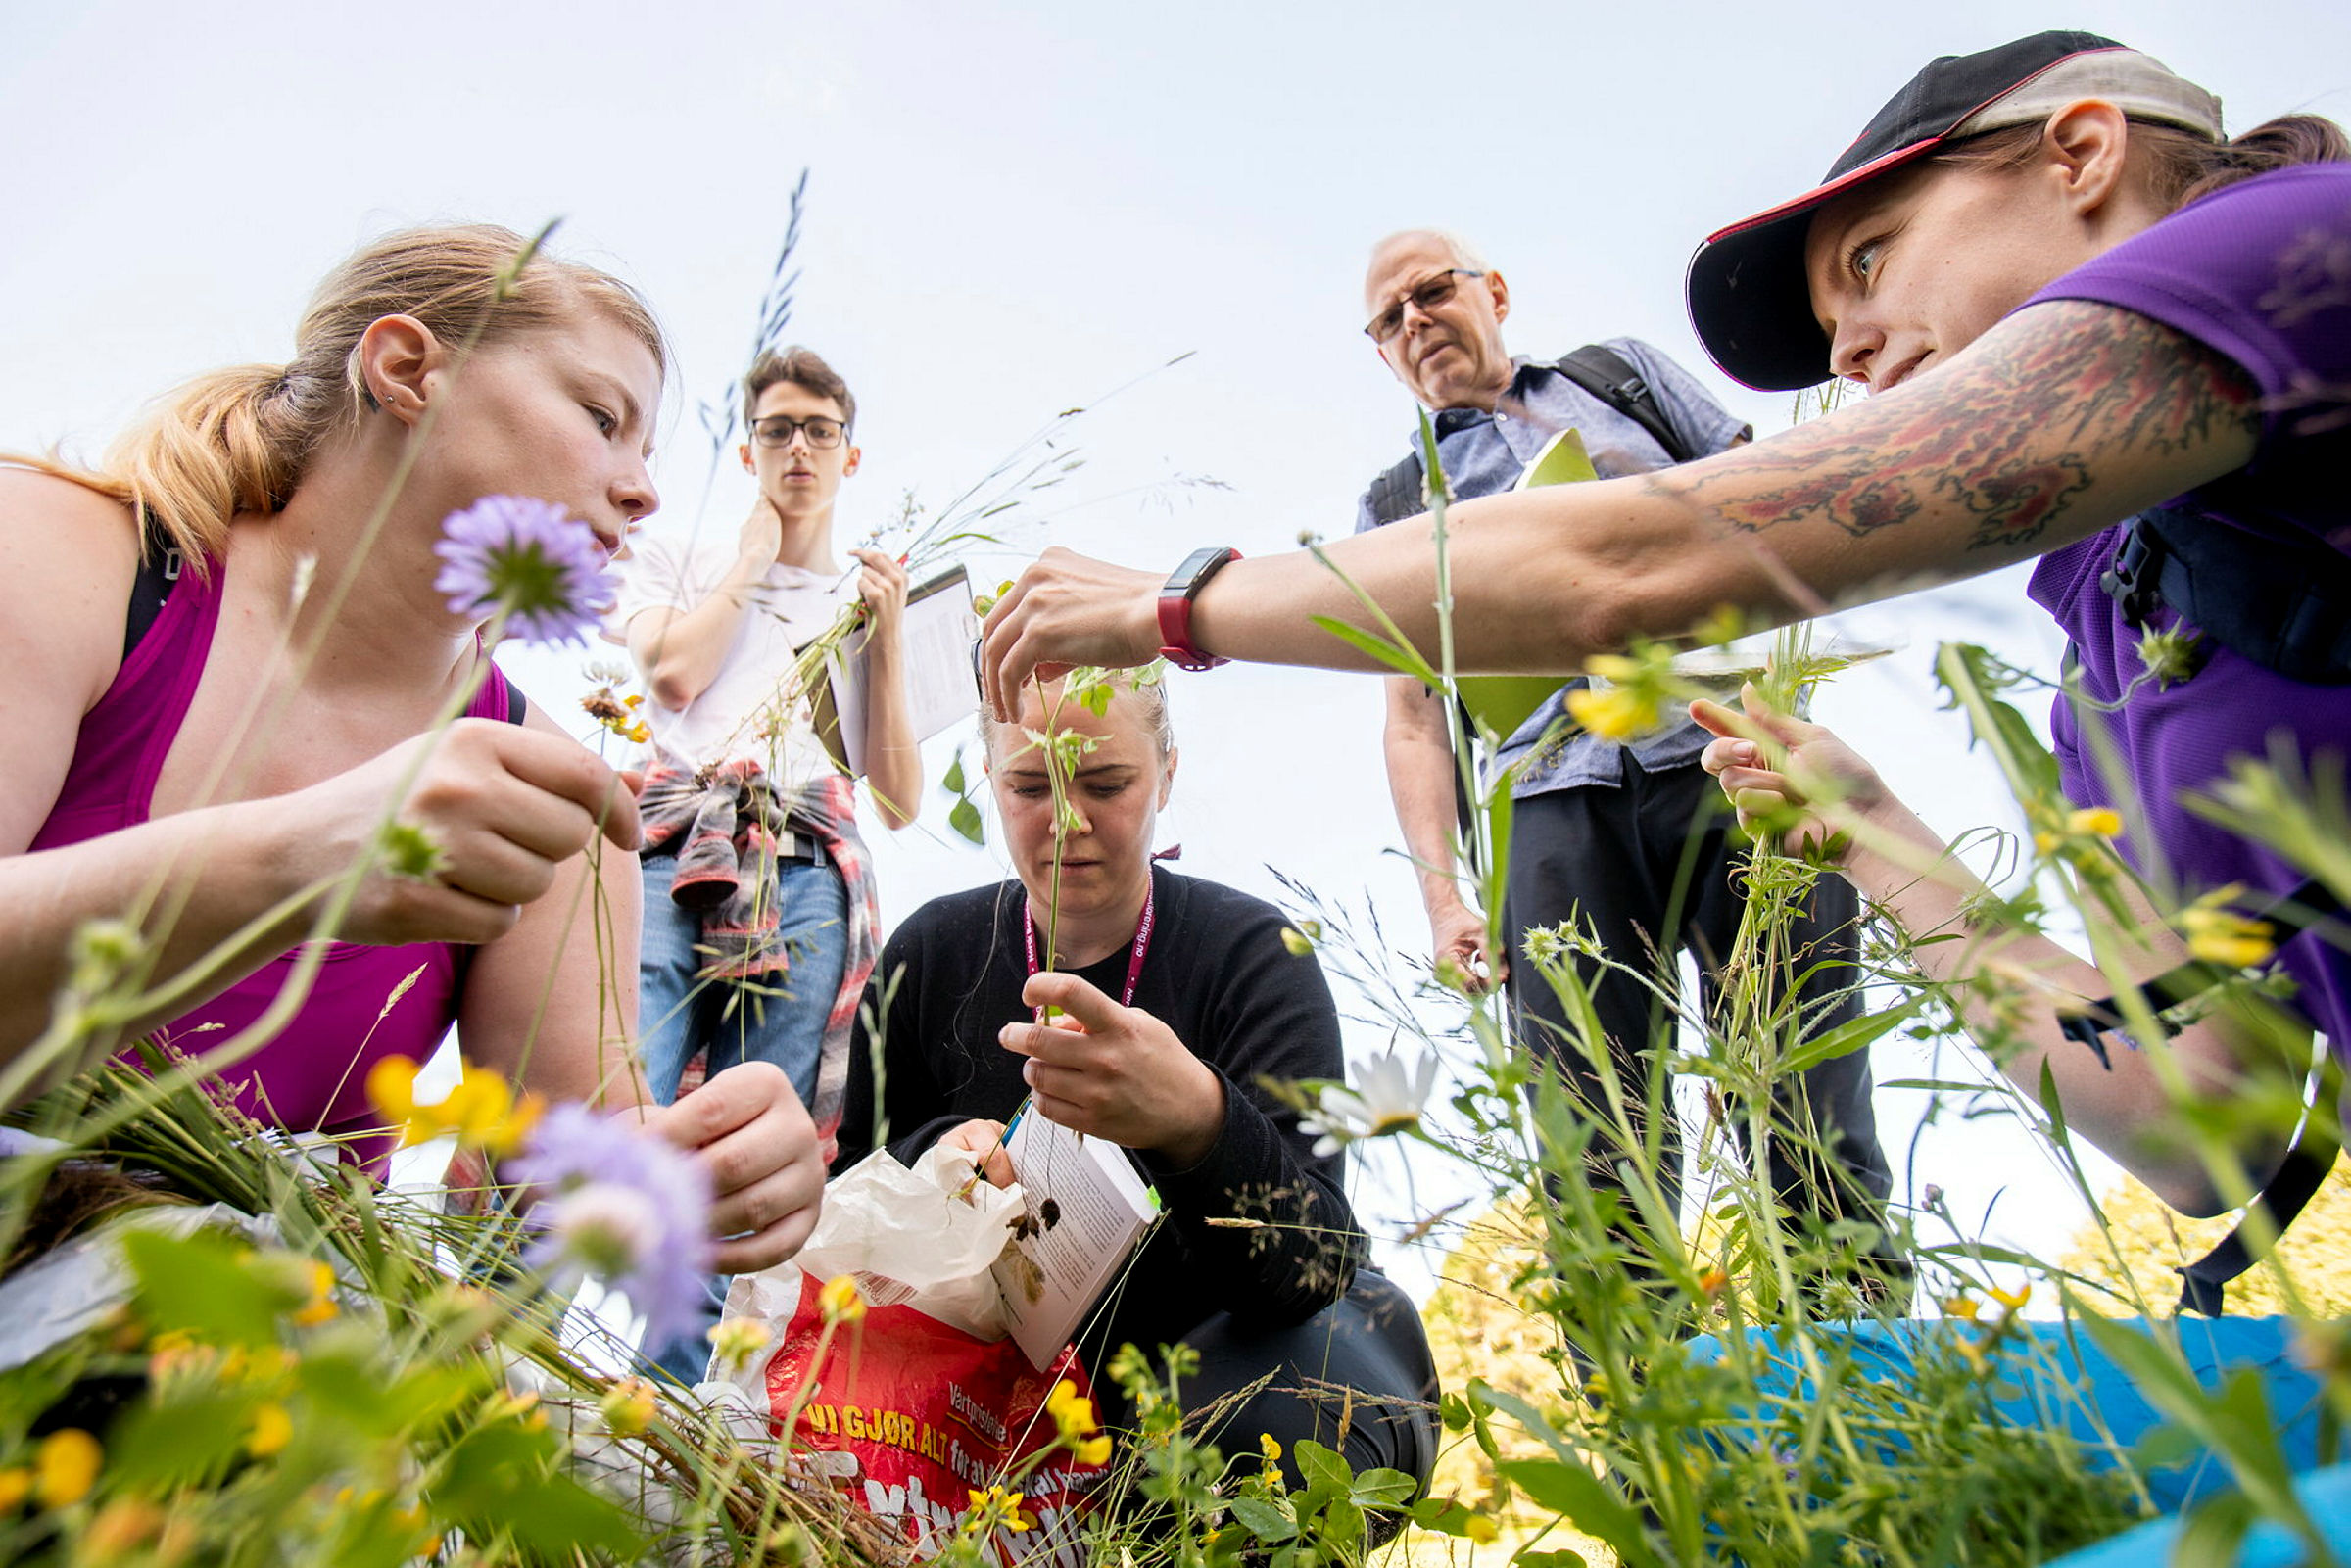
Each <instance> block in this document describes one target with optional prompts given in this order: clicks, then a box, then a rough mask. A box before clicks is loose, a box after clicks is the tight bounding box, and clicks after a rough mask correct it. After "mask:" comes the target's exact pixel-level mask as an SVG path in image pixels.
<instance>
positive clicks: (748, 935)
mask: <svg viewBox="0 0 2351 1568" xmlns="http://www.w3.org/2000/svg"><path fill="white" fill-rule="evenodd" d="M856 417H857V402H856V399H855V398H854V397H853V396H851V394H850V392H849V389H848V385H847V383H845V382H844V381H843V380H842V379H841V378H840V375H839V374H838V373H836V372H835V371H834V369H833V367H832V366H831V365H829V364H827V363H826V362H825V361H824V360H823V359H822V358H820V357H819V356H817V355H816V354H814V353H813V352H811V351H810V350H808V349H804V348H798V347H793V348H789V349H785V350H782V351H780V352H771V353H768V354H763V355H761V356H759V359H758V361H757V362H756V363H754V364H753V365H752V366H751V370H750V373H749V374H748V375H747V376H745V377H744V419H745V422H746V424H747V425H748V427H749V433H750V439H749V440H748V441H747V442H745V443H744V446H743V448H742V452H741V455H742V459H743V465H744V468H745V469H746V470H747V471H748V472H750V474H751V475H752V476H753V477H754V478H756V479H757V481H758V484H759V497H758V499H757V500H756V501H755V502H754V503H753V505H752V507H751V512H750V515H749V517H748V518H746V519H745V520H744V524H743V526H742V528H741V529H740V530H739V531H738V532H737V533H736V535H735V536H734V537H733V538H721V539H713V540H709V541H705V542H702V543H700V544H698V545H694V544H685V543H670V542H652V543H648V544H646V545H644V546H641V547H640V548H639V550H638V552H637V558H636V559H635V560H634V561H633V562H632V563H631V565H630V568H629V571H628V575H627V578H626V581H625V583H624V585H623V588H622V591H621V595H620V600H619V602H618V604H617V605H616V606H615V607H614V609H613V612H612V625H613V626H614V627H615V628H616V629H617V630H618V631H619V632H621V633H622V634H624V635H625V637H626V639H627V641H628V647H629V654H630V656H631V657H632V658H633V659H634V660H635V661H636V665H637V670H638V673H639V675H640V676H641V677H642V678H643V680H644V682H645V686H646V690H647V693H648V702H647V703H646V720H647V724H648V728H649V729H650V730H651V732H652V750H653V755H652V759H651V762H650V766H649V767H648V771H647V774H646V779H645V784H644V787H643V789H642V791H641V799H640V806H641V810H642V811H643V813H644V815H645V820H646V847H645V851H644V857H643V862H644V875H645V936H644V945H643V947H642V949H641V956H640V962H639V977H640V984H639V1001H638V1016H639V1022H640V1028H639V1039H640V1049H641V1050H642V1052H643V1054H644V1067H645V1074H646V1078H647V1080H648V1083H649V1084H650V1085H651V1087H652V1090H653V1092H654V1094H655V1095H656V1096H657V1097H659V1098H660V1099H661V1101H662V1102H663V1103H665V1104H666V1103H668V1102H669V1101H670V1100H672V1099H674V1098H675V1097H676V1095H677V1092H678V1087H679V1082H680V1079H681V1078H682V1076H683V1075H684V1074H685V1072H686V1069H688V1067H689V1066H690V1064H691V1063H692V1062H693V1061H694V1059H695V1058H696V1057H697V1056H699V1057H703V1058H704V1061H705V1064H706V1066H705V1069H704V1070H705V1071H706V1072H708V1073H716V1072H718V1071H720V1070H721V1069H725V1068H727V1067H731V1066H733V1065H734V1064H735V1063H737V1062H740V1061H767V1062H773V1063H775V1064H776V1065H778V1066H779V1067H781V1068H783V1069H784V1070H785V1071H786V1072H787V1073H788V1074H790V1076H791V1078H792V1085H793V1087H794V1088H795V1089H797V1090H798V1091H799V1094H800V1098H801V1099H802V1101H803V1102H805V1103H806V1105H807V1107H808V1110H809V1113H810V1115H811V1116H812V1117H814V1119H815V1121H816V1126H817V1131H818V1133H819V1134H820V1135H821V1136H823V1137H824V1138H825V1139H827V1140H828V1142H829V1141H830V1139H831V1137H832V1135H833V1132H834V1129H835V1128H836V1127H837V1126H838V1125H839V1123H840V1102H841V1092H842V1085H843V1084H844V1083H845V1081H846V1075H847V1067H848V1044H849V1026H850V1024H851V1022H854V1019H855V1014H856V1004H857V998H858V996H859V995H860V994H861V992H862V991H863V988H864V986H865V982H866V979H867V977H868V976H869V975H870V974H872V971H873V964H874V954H875V946H876V943H875V933H876V927H877V910H876V905H875V900H874V894H873V885H872V879H871V877H870V875H869V874H868V867H867V861H866V853H865V846H864V844H863V842H862V841H861V840H860V839H859V837H858V835H857V825H856V816H855V796H854V790H853V784H852V781H851V780H849V779H848V778H847V777H845V776H843V775H842V774H841V773H840V771H839V770H838V769H837V768H836V767H835V766H834V764H833V762H832V760H831V758H830V757H829V756H828V754H827V752H826V750H825V747H824V744H823V742H822V740H821V739H820V737H819V736H818V735H817V733H816V729H815V722H814V719H813V717H812V715H811V712H810V708H809V703H808V700H807V692H806V690H805V689H804V684H805V675H806V671H805V670H804V668H803V665H804V663H805V662H807V661H805V660H804V658H803V655H802V653H801V649H802V648H803V647H804V646H806V645H807V644H808V643H809V642H810V641H811V640H813V639H815V638H818V637H820V636H822V635H823V634H824V633H825V632H826V631H827V630H828V629H829V628H831V627H832V626H833V625H834V624H835V622H836V621H837V619H838V618H839V616H840V613H841V611H842V609H843V608H844V607H846V606H848V605H850V604H852V603H855V602H857V601H859V600H862V601H863V606H864V608H863V612H862V613H863V616H864V625H863V627H862V628H861V629H860V630H859V631H858V632H856V633H853V634H852V636H855V637H858V638H861V639H864V640H866V641H865V644H864V645H865V647H866V649H867V653H868V657H869V661H870V662H869V663H868V665H867V669H868V671H869V672H870V677H871V678H870V679H869V680H868V681H867V682H866V683H865V686H866V695H865V702H866V713H865V734H866V736H867V743H866V759H865V760H866V764H867V767H866V780H867V784H869V786H870V787H871V789H872V791H873V795H874V803H875V806H876V809H877V810H878V811H879V812H880V814H881V817H882V820H883V821H884V822H885V823H887V824H888V826H889V827H890V828H892V829H898V828H903V827H905V826H906V825H907V824H909V823H911V822H912V821H914V818H915V812H916V809H917V806H918V803H919V801H920V799H921V790H922V753H921V749H920V746H919V743H918V741H917V740H916V738H915V736H914V733H913V728H912V725H911V723H910V721H909V719H908V709H907V700H906V683H905V679H904V674H903V670H902V667H901V664H900V658H901V647H900V635H899V628H900V623H901V620H902V618H903V614H904V611H905V607H906V572H905V568H904V567H902V566H901V565H900V564H899V563H898V562H897V561H895V560H893V559H891V558H890V557H889V556H888V555H887V554H885V553H883V552H881V551H879V550H872V549H859V550H855V551H852V552H850V553H851V555H852V557H853V564H852V565H851V566H849V567H848V568H847V569H846V570H844V569H843V567H842V566H841V565H840V562H839V561H838V560H837V559H836V557H835V554H834V546H833V507H834V501H835V499H837V498H838V496H839V495H840V485H841V481H842V480H844V479H846V478H847V477H848V476H849V475H851V474H853V473H855V472H856V471H857V465H858V460H859V457H860V455H861V454H860V452H859V451H858V449H857V448H856V446H855V445H853V443H852V441H851V436H852V434H853V431H854V428H855V423H856ZM716 1315H717V1314H716V1310H715V1303H714V1304H713V1310H712V1312H711V1320H712V1321H715V1320H716ZM647 1352H648V1355H651V1356H652V1357H653V1358H654V1359H656V1360H658V1362H659V1363H660V1364H661V1365H662V1366H663V1368H664V1369H666V1370H669V1371H671V1372H672V1373H674V1374H676V1375H678V1376H679V1378H680V1380H681V1381H683V1382H688V1383H691V1382H693V1381H695V1380H696V1378H697V1377H698V1376H699V1373H700V1370H701V1367H702V1364H703V1362H704V1361H705V1360H706V1358H707V1355H708V1352H709V1347H708V1345H707V1344H706V1343H704V1342H703V1341H702V1339H701V1338H700V1337H699V1336H698V1335H696V1334H692V1333H689V1334H686V1335H682V1336H680V1338H679V1339H678V1340H676V1341H674V1342H672V1343H671V1344H670V1345H668V1346H666V1347H651V1346H648V1347H647Z"/></svg>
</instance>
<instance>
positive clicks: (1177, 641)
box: [1159, 545, 1241, 670]
mask: <svg viewBox="0 0 2351 1568" xmlns="http://www.w3.org/2000/svg"><path fill="white" fill-rule="evenodd" d="M1240 558H1241V552H1240V551H1239V550H1237V549H1234V548H1232V547H1231V546H1225V545H1212V546H1208V547H1207V548H1205V549H1196V550H1194V551H1192V552H1191V553H1190V554H1189V555H1186V556H1185V557H1184V558H1183V564H1182V565H1181V566H1178V567H1176V571H1175V574H1174V575H1173V576H1171V577H1170V578H1169V579H1168V582H1167V586H1166V587H1165V588H1163V589H1161V590H1160V591H1159V635H1160V638H1161V639H1162V645H1161V647H1160V650H1159V656H1160V657H1161V658H1163V659H1166V660H1167V661H1168V662H1169V663H1170V664H1173V665H1175V666H1176V668H1177V669H1179V670H1213V669H1215V668H1216V667H1217V666H1218V665H1220V664H1227V663H1230V662H1231V661H1230V660H1228V659H1221V658H1219V657H1217V656H1216V655H1215V654H1213V653H1204V652H1202V651H1201V650H1200V648H1199V647H1198V646H1196V645H1195V644H1194V643H1193V641H1192V599H1193V598H1194V596H1195V595H1197V594H1199V592H1200V589H1201V587H1202V585H1204V584H1205V583H1207V581H1208V580H1209V579H1210V578H1212V577H1214V576H1216V575H1217V573H1218V572H1220V571H1222V570H1223V567H1224V563H1225V562H1227V561H1237V560H1239V559H1240Z"/></svg>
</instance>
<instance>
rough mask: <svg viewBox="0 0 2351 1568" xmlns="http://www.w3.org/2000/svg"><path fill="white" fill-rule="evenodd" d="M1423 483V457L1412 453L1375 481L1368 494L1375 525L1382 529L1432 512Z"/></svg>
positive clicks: (1407, 454) (1417, 453)
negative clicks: (1421, 465)
mask: <svg viewBox="0 0 2351 1568" xmlns="http://www.w3.org/2000/svg"><path fill="white" fill-rule="evenodd" d="M1425 488H1426V487H1425V486H1424V485H1423V484H1422V482H1421V473H1420V453H1419V452H1417V451H1409V452H1406V453H1405V454H1404V458H1403V460H1402V461H1401V462H1399V463H1397V464H1396V466H1395V467H1393V468H1389V469H1386V470H1385V471H1383V472H1382V473H1380V474H1379V476H1378V477H1377V478H1375V479H1373V480H1372V481H1371V488H1370V489H1369V490H1368V491H1367V493H1366V494H1367V496H1368V497H1369V499H1370V501H1371V521H1372V522H1374V523H1376V524H1377V525H1378V526H1380V527H1381V528H1385V527H1387V526H1388V524H1390V523H1393V522H1399V521H1402V520H1403V519H1404V518H1407V517H1416V516H1418V515H1419V514H1420V513H1422V512H1424V511H1426V510H1428V502H1427V500H1426V499H1425V498H1424V496H1423V491H1424V490H1425Z"/></svg>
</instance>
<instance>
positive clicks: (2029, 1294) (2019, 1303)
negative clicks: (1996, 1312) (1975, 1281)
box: [1991, 1280, 2033, 1312]
mask: <svg viewBox="0 0 2351 1568" xmlns="http://www.w3.org/2000/svg"><path fill="white" fill-rule="evenodd" d="M1991 1299H1992V1300H1993V1301H1995V1302H1998V1303H1999V1304H2000V1305H2001V1306H2002V1307H2006V1308H2008V1310H2010V1311H2012V1312H2013V1311H2015V1310H2016V1309H2017V1308H2019V1307H2023V1306H2024V1305H2025V1303H2027V1302H2029V1301H2031V1300H2032V1299H2033V1282H2032V1281H2031V1280H2027V1281H2026V1282H2025V1283H2024V1284H2022V1285H2019V1286H2018V1287H2017V1288H2016V1289H2014V1290H2002V1289H2000V1288H1999V1287H1998V1286H1997V1285H1994V1286H1992V1287H1991Z"/></svg>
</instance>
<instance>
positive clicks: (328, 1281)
mask: <svg viewBox="0 0 2351 1568" xmlns="http://www.w3.org/2000/svg"><path fill="white" fill-rule="evenodd" d="M310 1273H311V1299H310V1300H309V1301H307V1302H305V1303H303V1304H302V1305H301V1306H300V1307H296V1308H295V1309H294V1322H295V1323H296V1324H298V1325H299V1326H301V1327H303V1328H309V1327H311V1326H312V1325H313V1324H316V1323H323V1322H325V1321H326V1320H327V1319H328V1318H330V1317H333V1316H334V1315H335V1313H336V1311H337V1310H338V1308H337V1307H336V1306H335V1295H334V1291H335V1270H334V1267H333V1265H332V1264H329V1263H322V1262H319V1261H318V1260H317V1259H312V1260H311V1265H310Z"/></svg>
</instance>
